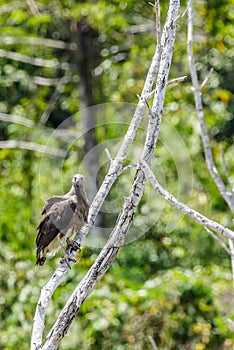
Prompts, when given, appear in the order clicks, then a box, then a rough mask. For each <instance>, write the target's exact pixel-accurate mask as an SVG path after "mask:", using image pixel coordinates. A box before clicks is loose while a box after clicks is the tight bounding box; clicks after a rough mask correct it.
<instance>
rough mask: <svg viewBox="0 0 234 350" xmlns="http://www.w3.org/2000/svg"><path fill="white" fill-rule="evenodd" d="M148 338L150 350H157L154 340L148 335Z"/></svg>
mask: <svg viewBox="0 0 234 350" xmlns="http://www.w3.org/2000/svg"><path fill="white" fill-rule="evenodd" d="M148 338H149V341H150V344H151V345H152V349H153V350H158V347H157V344H156V342H155V340H154V338H153V337H151V335H149V337H148Z"/></svg>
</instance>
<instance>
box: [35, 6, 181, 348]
mask: <svg viewBox="0 0 234 350" xmlns="http://www.w3.org/2000/svg"><path fill="white" fill-rule="evenodd" d="M178 13H179V1H178V0H171V1H170V6H169V11H168V17H167V21H166V24H165V27H164V30H163V34H162V46H160V45H158V46H157V49H156V53H155V55H154V58H153V60H152V64H151V67H150V69H149V73H148V75H147V78H146V82H145V86H144V89H143V92H142V95H141V96H142V97H141V98H140V99H139V102H138V106H137V109H136V112H135V114H134V116H133V119H132V122H131V124H130V127H129V129H128V131H127V134H126V136H125V138H124V141H123V143H122V146H121V148H120V150H119V152H118V154H117V156H116V158H115V159H114V160H113V161H112V162H111V164H110V169H109V171H108V174H107V175H106V177H105V179H104V182H103V184H102V185H101V187H100V189H99V191H98V193H97V195H96V197H95V199H94V201H93V203H92V205H91V208H90V213H89V219H88V220H89V223H88V224H87V225H86V226H85V227H84V228H83V229H82V230H81V231H80V233H79V234H78V235H77V236H76V239H75V240H76V242H77V243H78V244H80V245H81V244H82V242H83V239H84V238H85V237H86V235H87V233H88V231H89V228H90V226H91V225H92V224H93V223H94V220H95V217H96V215H97V213H98V211H99V210H100V207H101V205H102V203H103V201H104V199H105V197H106V195H107V193H108V192H109V190H110V188H111V186H112V185H113V183H114V181H115V179H116V178H117V177H118V175H119V174H120V172H121V171H122V168H123V166H122V163H123V160H124V159H125V158H126V155H127V153H128V150H129V147H130V145H131V144H132V142H133V139H134V137H135V134H136V131H137V128H138V126H139V122H140V120H141V119H142V117H143V115H144V111H145V107H146V103H145V96H147V95H148V94H149V93H150V91H151V90H152V86H153V83H154V81H155V77H156V74H157V71H158V67H159V60H160V58H161V61H160V67H159V73H158V79H157V86H158V90H157V92H155V98H154V102H153V107H152V112H151V115H150V121H149V126H148V130H147V138H146V142H145V147H144V151H143V154H142V156H143V157H144V158H145V160H146V161H147V162H148V163H149V164H150V163H151V160H152V157H153V154H154V148H155V146H156V141H157V138H158V133H159V128H160V124H161V116H162V108H163V104H164V97H165V91H166V82H167V79H168V72H169V68H170V64H171V59H172V53H173V47H174V40H175V32H176V25H175V18H176V17H177V16H178ZM162 50H163V51H162ZM161 52H162V56H161ZM144 189H145V179H144V174H143V172H142V171H141V169H138V170H137V174H136V177H135V180H134V183H133V186H132V190H131V192H130V196H129V198H127V199H126V200H125V202H124V206H123V211H122V213H121V215H120V216H119V218H118V220H117V224H116V227H115V228H114V230H113V232H112V234H111V237H110V239H109V241H108V242H107V244H106V245H105V247H104V248H103V249H102V251H101V253H100V254H99V256H98V258H97V259H96V261H95V263H94V264H93V266H92V267H91V269H90V270H89V272H88V273H87V274H86V276H85V277H84V278H83V280H82V281H81V282H80V283H79V285H78V286H77V288H76V290H75V291H74V293H73V295H72V296H71V298H70V299H69V300H68V302H67V304H66V305H65V307H64V309H63V311H62V312H61V314H60V315H59V317H58V319H57V321H56V323H55V325H54V327H53V329H52V330H51V332H50V334H49V335H48V337H47V342H46V344H45V345H44V347H43V349H50V350H52V349H56V348H57V347H58V344H59V342H60V340H61V338H62V337H63V336H64V335H65V334H66V332H67V330H68V327H69V326H70V324H71V322H72V320H73V318H74V316H75V315H76V313H77V312H78V310H79V308H80V305H81V304H82V303H83V302H84V300H85V299H86V298H87V296H88V295H89V294H90V293H91V291H92V290H93V288H94V287H95V286H96V284H97V283H98V281H99V280H100V279H101V277H102V276H103V274H104V273H105V272H106V270H107V269H108V268H109V266H110V265H111V263H112V261H113V260H114V259H115V257H116V255H117V253H118V251H119V249H120V247H121V246H122V245H123V243H124V240H125V236H126V234H127V232H128V229H129V228H130V225H131V222H132V220H133V216H134V214H135V211H136V208H137V205H138V204H139V201H140V199H141V197H142V195H143V193H144ZM75 253H76V252H74V255H75ZM71 257H72V256H71ZM65 269H67V267H66V268H65ZM65 272H66V271H64V270H62V265H60V269H58V270H57V271H55V273H54V275H53V279H54V282H53V281H52V279H51V280H50V281H49V283H48V284H47V285H46V287H45V289H43V290H42V293H41V297H40V299H39V301H38V305H37V310H36V314H35V318H34V330H33V336H32V343H31V349H32V350H34V349H37V348H38V347H41V344H42V331H43V328H44V313H45V309H46V307H47V305H48V302H49V299H50V298H51V296H52V293H53V291H54V285H55V284H57V285H58V280H60V281H61V274H62V273H64V274H65ZM56 274H58V275H56ZM49 287H52V290H49Z"/></svg>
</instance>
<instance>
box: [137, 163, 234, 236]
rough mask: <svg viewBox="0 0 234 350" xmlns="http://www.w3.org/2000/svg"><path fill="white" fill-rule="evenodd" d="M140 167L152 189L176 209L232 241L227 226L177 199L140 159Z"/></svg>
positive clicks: (232, 234)
mask: <svg viewBox="0 0 234 350" xmlns="http://www.w3.org/2000/svg"><path fill="white" fill-rule="evenodd" d="M140 164H141V167H142V169H143V171H144V173H145V175H146V177H147V178H148V180H149V181H150V182H151V184H152V186H153V187H154V189H155V190H156V191H157V193H158V194H159V195H160V196H161V197H162V198H164V199H165V200H166V201H168V202H169V203H171V204H172V205H173V206H174V207H176V208H177V209H178V210H180V211H182V212H183V213H185V214H186V215H188V216H190V217H191V218H192V219H194V220H195V221H196V222H198V223H199V224H200V225H202V226H204V227H206V228H208V229H210V230H213V231H215V232H217V233H219V234H221V235H222V236H224V237H226V238H229V239H231V240H233V241H234V232H233V231H231V230H230V229H229V228H227V227H225V226H223V225H221V224H219V223H217V222H216V221H213V220H210V219H208V218H207V217H206V216H204V215H202V214H201V213H199V212H198V211H196V210H194V209H191V208H190V207H188V206H187V205H186V204H184V203H182V202H180V201H178V199H176V198H175V197H174V196H173V195H172V194H171V193H169V192H168V191H167V190H165V189H164V188H163V187H162V186H161V185H160V184H159V183H158V181H157V179H156V177H155V175H154V174H153V172H152V171H151V170H150V168H149V167H148V165H147V164H146V162H145V161H144V160H141V161H140Z"/></svg>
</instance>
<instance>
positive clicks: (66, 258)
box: [60, 254, 76, 269]
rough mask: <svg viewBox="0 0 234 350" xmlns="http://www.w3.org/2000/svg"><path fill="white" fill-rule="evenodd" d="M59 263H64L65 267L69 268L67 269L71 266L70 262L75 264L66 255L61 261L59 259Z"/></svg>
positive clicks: (74, 260)
mask: <svg viewBox="0 0 234 350" xmlns="http://www.w3.org/2000/svg"><path fill="white" fill-rule="evenodd" d="M60 262H61V263H64V262H65V263H66V264H67V266H68V267H69V269H71V264H70V262H72V263H76V259H73V258H71V257H70V256H68V255H67V254H66V255H64V256H63V257H62V259H61V261H60Z"/></svg>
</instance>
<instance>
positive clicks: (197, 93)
mask: <svg viewBox="0 0 234 350" xmlns="http://www.w3.org/2000/svg"><path fill="white" fill-rule="evenodd" d="M193 16H194V14H193V0H189V4H188V61H189V67H190V72H191V78H192V84H193V92H194V98H195V104H196V110H197V115H198V119H199V122H200V127H201V138H202V144H203V149H204V152H205V158H206V164H207V167H208V170H209V172H210V175H211V176H212V178H213V180H214V182H215V184H216V186H217V187H218V189H219V192H220V194H221V195H222V197H223V198H224V199H225V201H226V202H227V204H228V206H229V207H230V209H231V211H232V212H234V200H233V198H232V194H231V193H230V192H229V191H228V190H227V189H226V187H225V184H224V183H223V181H222V179H221V177H220V175H219V173H218V170H217V168H216V166H215V163H214V159H213V155H212V151H211V147H210V139H209V136H208V132H207V127H206V123H205V118H204V111H203V105H202V93H201V88H200V86H199V82H198V77H197V71H196V66H195V60H194V54H193Z"/></svg>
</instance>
